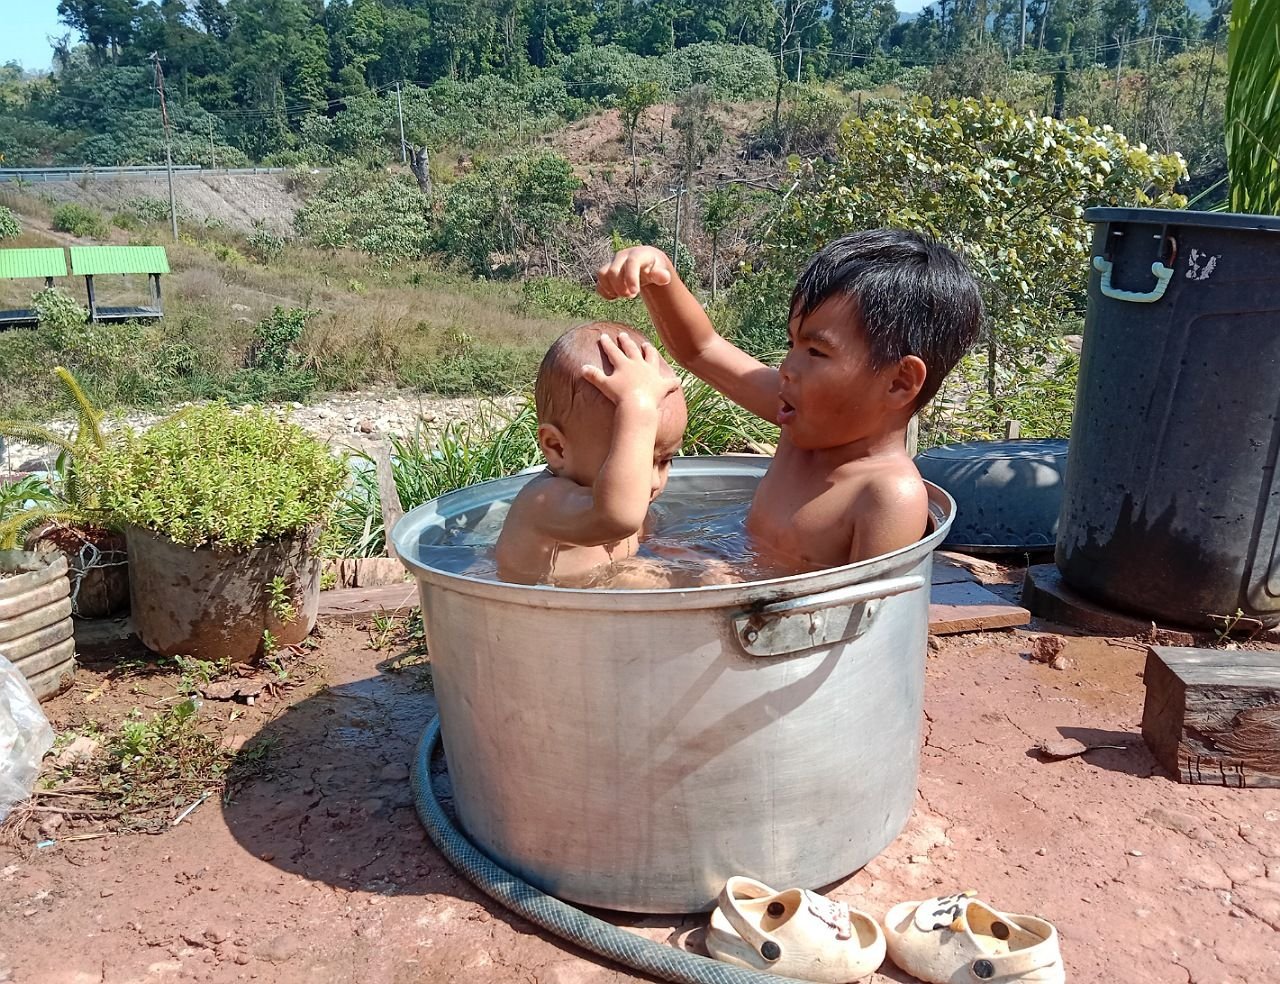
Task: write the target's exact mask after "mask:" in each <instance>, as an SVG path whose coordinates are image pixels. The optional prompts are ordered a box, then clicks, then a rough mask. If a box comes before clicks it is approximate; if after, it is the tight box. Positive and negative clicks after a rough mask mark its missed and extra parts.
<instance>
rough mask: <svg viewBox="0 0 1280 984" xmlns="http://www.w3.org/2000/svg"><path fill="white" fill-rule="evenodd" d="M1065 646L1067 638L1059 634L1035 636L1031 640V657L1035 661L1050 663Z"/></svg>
mask: <svg viewBox="0 0 1280 984" xmlns="http://www.w3.org/2000/svg"><path fill="white" fill-rule="evenodd" d="M1066 648H1067V640H1066V639H1064V638H1063V637H1062V636H1060V635H1042V636H1036V637H1035V638H1034V639H1032V640H1031V658H1032V659H1033V660H1035V661H1036V662H1037V663H1052V662H1053V660H1054V658H1055V657H1057V656H1060V655H1061V654H1062V651H1063V650H1064V649H1066ZM1055 669H1056V667H1055Z"/></svg>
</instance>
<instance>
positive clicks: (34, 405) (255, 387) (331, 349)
mask: <svg viewBox="0 0 1280 984" xmlns="http://www.w3.org/2000/svg"><path fill="white" fill-rule="evenodd" d="M9 197H10V199H11V200H12V201H11V204H12V206H13V207H14V209H15V211H17V212H19V214H21V215H23V216H24V217H25V219H26V222H27V224H28V226H34V227H36V230H35V231H29V232H26V233H24V234H23V237H22V240H20V241H18V242H17V243H15V245H32V246H34V245H61V244H62V242H63V241H65V240H67V237H65V236H57V235H56V234H52V233H50V232H49V231H48V222H49V213H50V210H49V208H48V206H47V203H44V202H42V201H41V200H40V199H39V198H36V197H34V196H32V195H30V194H10V195H9ZM40 230H44V231H40ZM111 235H112V237H113V239H122V240H124V239H127V241H129V242H133V243H156V244H162V245H164V246H165V247H166V249H167V251H168V255H169V265H170V268H171V271H172V272H171V273H170V274H169V275H168V276H166V277H164V278H163V280H162V287H163V295H164V308H165V317H164V319H163V321H161V322H159V323H158V324H152V325H149V326H147V327H146V328H145V329H144V330H143V331H142V333H141V335H139V334H138V332H137V330H135V329H128V328H124V329H122V331H123V332H124V333H125V334H128V335H129V338H130V339H135V338H139V339H142V340H144V342H145V345H146V346H147V347H148V350H149V351H148V354H147V358H145V359H143V358H139V359H134V360H133V363H134V364H132V365H124V364H120V365H119V366H117V365H116V364H115V362H111V363H110V364H106V365H103V364H94V365H75V364H74V361H75V357H74V354H72V353H67V352H64V351H55V350H54V349H53V348H52V347H51V346H50V345H49V344H48V343H47V341H46V340H44V339H43V338H42V335H41V333H40V332H39V331H25V330H24V331H23V332H22V335H23V336H24V337H22V338H18V337H16V336H14V335H13V333H6V335H9V336H10V337H3V336H0V362H6V363H8V364H9V365H11V366H12V367H13V369H14V372H13V373H12V374H10V373H6V375H7V376H9V378H8V379H6V380H4V381H0V414H8V415H21V416H40V415H42V414H46V413H48V412H49V411H50V410H51V409H52V407H51V406H50V405H49V404H48V397H49V392H50V391H49V389H48V388H47V387H45V386H43V385H40V382H39V381H38V380H36V379H34V378H32V377H42V376H44V375H45V374H46V373H45V370H46V369H47V368H49V367H50V366H52V365H54V364H56V363H58V362H64V361H65V362H69V363H72V368H73V369H75V370H76V371H77V373H78V374H79V375H80V376H81V378H82V379H83V380H84V382H85V383H86V385H87V387H88V388H89V390H90V392H93V393H95V395H96V397H97V398H98V399H100V400H101V401H102V402H103V403H104V404H105V405H106V406H108V407H111V406H121V405H126V406H127V405H134V404H147V405H155V404H157V403H166V402H170V403H171V402H179V401H181V400H185V399H190V398H193V397H209V396H219V395H226V396H230V397H231V398H233V399H237V398H242V397H250V398H271V396H272V393H273V392H274V390H273V381H272V380H270V379H263V378H261V377H260V376H259V377H257V378H255V379H253V380H249V381H248V382H246V379H245V376H244V374H245V373H246V371H247V370H246V366H247V365H248V362H249V355H250V351H251V348H252V345H253V340H254V328H255V326H256V325H257V324H258V322H260V321H261V320H262V319H264V318H266V317H268V316H269V315H270V314H271V313H272V311H273V310H274V309H275V308H277V307H282V308H286V309H289V308H301V309H305V310H308V311H310V312H312V316H311V318H310V319H309V321H308V325H307V329H306V331H305V333H304V335H303V337H302V338H301V339H300V341H299V343H298V346H297V350H298V352H299V354H300V355H301V356H302V358H303V363H304V369H305V371H306V372H307V373H309V374H310V376H311V377H312V379H313V382H312V383H311V384H309V385H310V386H311V387H312V388H318V389H320V390H347V389H357V388H364V387H370V386H382V385H386V386H412V387H417V388H419V389H422V390H424V391H438V392H443V393H446V394H450V395H454V394H463V393H469V392H484V393H498V392H504V391H508V390H514V389H520V388H523V387H524V386H526V385H527V384H528V383H529V382H531V379H532V373H533V371H534V368H535V367H536V364H537V359H538V358H539V357H540V355H541V352H542V351H543V350H544V349H545V347H546V345H547V344H548V343H549V342H550V341H551V340H552V339H553V338H555V337H556V336H557V335H558V334H560V332H562V331H563V330H564V329H565V328H566V327H568V326H569V325H570V324H571V323H572V319H566V318H562V317H555V316H545V315H542V314H539V313H537V312H534V311H530V310H529V309H528V307H527V305H526V302H525V301H524V300H523V298H522V295H521V292H520V289H519V285H516V284H499V283H489V282H476V281H473V280H471V279H469V278H466V277H463V276H460V275H455V274H453V273H450V272H448V271H444V270H441V269H439V268H438V267H436V266H434V265H433V264H431V263H429V262H426V261H421V262H412V263H404V264H399V265H397V266H395V267H393V268H391V269H386V268H383V267H381V266H379V265H378V264H377V263H376V262H375V261H374V260H372V259H371V258H369V257H367V256H365V255H363V254H358V253H353V252H347V251H337V252H328V251H323V250H318V249H313V248H310V247H307V246H303V245H298V244H290V245H289V246H288V247H286V249H285V250H284V252H283V253H282V254H281V255H280V256H277V257H274V258H272V259H271V260H270V262H267V263H264V262H262V261H261V260H260V259H259V258H256V257H255V256H253V255H252V252H251V250H250V249H249V247H248V246H247V244H246V242H245V240H244V238H243V237H242V236H240V235H239V234H238V233H236V232H235V231H233V230H229V229H225V228H213V229H204V228H195V227H184V228H183V230H182V239H181V241H180V242H178V243H172V242H169V241H168V230H167V228H164V227H154V226H153V227H148V228H144V229H140V230H135V231H133V232H130V233H126V232H125V231H123V230H120V229H117V228H113V229H112V232H111ZM40 286H42V285H41V284H39V283H37V282H35V281H17V282H14V281H10V282H4V281H0V306H3V307H19V306H27V305H28V304H29V303H30V298H31V293H32V291H33V290H34V289H37V288H39V287H40ZM59 286H61V287H62V288H63V289H64V290H66V291H67V292H68V293H69V294H71V296H72V297H74V298H76V299H77V300H79V301H82V302H84V301H85V300H86V298H85V291H84V285H83V281H82V280H80V279H79V278H68V279H66V280H63V281H59ZM95 286H96V288H97V293H98V297H99V301H100V303H104V304H111V305H125V304H139V303H143V302H144V301H145V300H146V298H147V284H146V278H145V277H131V278H125V277H105V278H96V283H95ZM129 344H130V346H133V345H134V343H133V342H132V341H131V342H130V343H129ZM101 361H102V360H99V362H100V363H101ZM107 377H119V378H107ZM125 377H127V378H125ZM28 380H29V381H28ZM297 385H298V384H297V383H296V382H291V383H289V384H288V387H287V389H288V392H289V396H288V398H293V397H294V396H296V395H300V394H298V393H297V392H296V390H297ZM304 388H305V387H304ZM280 396H281V397H283V396H284V393H283V392H282V393H281V394H280Z"/></svg>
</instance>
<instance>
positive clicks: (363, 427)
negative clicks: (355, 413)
mask: <svg viewBox="0 0 1280 984" xmlns="http://www.w3.org/2000/svg"><path fill="white" fill-rule="evenodd" d="M358 430H359V431H360V433H361V434H372V433H373V421H371V420H368V419H365V420H361V421H360V424H359V427H358Z"/></svg>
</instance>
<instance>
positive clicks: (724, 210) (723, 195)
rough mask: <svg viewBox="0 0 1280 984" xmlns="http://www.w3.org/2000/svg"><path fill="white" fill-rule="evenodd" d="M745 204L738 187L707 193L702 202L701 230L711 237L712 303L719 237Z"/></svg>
mask: <svg viewBox="0 0 1280 984" xmlns="http://www.w3.org/2000/svg"><path fill="white" fill-rule="evenodd" d="M744 207H745V202H744V201H743V198H742V190H741V188H740V187H739V186H738V185H726V186H724V187H723V188H716V189H714V190H712V191H709V192H707V195H706V197H705V198H703V200H702V228H703V230H705V231H706V232H707V233H708V234H710V236H711V300H712V301H713V302H714V301H715V299H716V294H717V292H718V289H719V284H720V278H719V276H718V273H719V262H720V236H721V234H722V233H723V232H724V231H725V229H727V228H728V227H729V226H730V225H732V224H733V222H734V221H735V220H736V219H737V218H738V216H739V215H741V214H742V211H743V209H744Z"/></svg>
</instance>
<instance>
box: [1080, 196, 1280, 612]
mask: <svg viewBox="0 0 1280 984" xmlns="http://www.w3.org/2000/svg"><path fill="white" fill-rule="evenodd" d="M1085 217H1086V218H1087V219H1088V220H1089V221H1090V222H1093V223H1094V224H1095V231H1094V246H1093V258H1092V271H1091V276H1090V281H1089V309H1088V317H1087V320H1086V323H1085V334H1084V347H1083V351H1082V353H1081V364H1080V384H1079V388H1078V390H1077V393H1076V407H1075V419H1074V423H1073V426H1072V431H1071V442H1070V454H1069V456H1068V462H1067V478H1066V483H1065V488H1064V492H1063V502H1062V514H1061V517H1060V519H1059V524H1058V540H1057V562H1058V567H1059V568H1060V569H1061V571H1062V576H1063V579H1064V580H1065V581H1066V582H1067V583H1068V584H1070V585H1071V586H1072V587H1074V588H1076V589H1077V590H1079V591H1081V592H1082V593H1084V594H1086V595H1090V596H1092V597H1093V598H1095V599H1097V600H1099V601H1102V602H1104V603H1107V604H1110V605H1112V606H1114V607H1117V608H1122V609H1126V610H1129V611H1132V612H1135V613H1138V614H1142V615H1145V616H1148V617H1151V618H1156V619H1163V620H1168V621H1172V622H1179V623H1183V624H1188V625H1203V624H1212V623H1216V622H1218V619H1220V618H1231V617H1233V616H1234V615H1235V613H1236V612H1241V613H1242V614H1244V615H1246V616H1250V617H1253V618H1257V619H1260V620H1261V621H1263V622H1264V623H1267V624H1275V623H1277V622H1280V543H1278V542H1277V537H1278V535H1280V484H1278V482H1277V476H1276V455H1277V450H1278V449H1280V428H1278V427H1277V412H1278V407H1280V217H1264V216H1254V215H1234V214H1228V213H1214V212H1178V211H1166V210H1162V209H1121V208H1097V209H1090V210H1089V211H1088V212H1086V213H1085Z"/></svg>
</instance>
